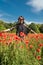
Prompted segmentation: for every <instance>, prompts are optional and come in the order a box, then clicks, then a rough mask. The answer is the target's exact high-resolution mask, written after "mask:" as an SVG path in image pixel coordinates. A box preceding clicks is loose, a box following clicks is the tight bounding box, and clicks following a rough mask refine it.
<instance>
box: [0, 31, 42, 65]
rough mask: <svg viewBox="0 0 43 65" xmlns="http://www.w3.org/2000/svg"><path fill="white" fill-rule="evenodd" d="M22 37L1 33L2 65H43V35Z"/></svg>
mask: <svg viewBox="0 0 43 65" xmlns="http://www.w3.org/2000/svg"><path fill="white" fill-rule="evenodd" d="M20 36H21V37H18V36H17V35H16V34H15V33H0V65H43V62H42V60H43V58H42V57H43V56H41V54H42V48H43V34H41V33H39V34H31V33H29V34H28V35H25V34H24V33H22V32H21V33H20ZM23 36H24V37H23Z"/></svg>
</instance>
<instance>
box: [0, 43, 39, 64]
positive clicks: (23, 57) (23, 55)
mask: <svg viewBox="0 0 43 65" xmlns="http://www.w3.org/2000/svg"><path fill="white" fill-rule="evenodd" d="M21 45H23V48H21V47H20V46H21ZM0 61H1V62H0V65H40V64H39V62H38V61H37V60H36V59H35V57H34V56H33V54H32V52H31V51H29V50H27V49H26V47H25V45H24V43H20V44H18V45H17V44H14V43H12V44H10V45H9V46H5V45H2V44H0Z"/></svg>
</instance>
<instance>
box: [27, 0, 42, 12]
mask: <svg viewBox="0 0 43 65" xmlns="http://www.w3.org/2000/svg"><path fill="white" fill-rule="evenodd" d="M26 4H27V5H30V6H32V7H33V9H34V11H36V12H40V11H41V10H43V0H30V1H28V2H27V3H26Z"/></svg>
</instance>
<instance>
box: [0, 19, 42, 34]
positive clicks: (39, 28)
mask: <svg viewBox="0 0 43 65" xmlns="http://www.w3.org/2000/svg"><path fill="white" fill-rule="evenodd" d="M16 23H17V22H14V23H5V22H3V21H2V20H0V31H2V30H5V29H8V28H11V27H13V26H15V24H16ZM29 27H30V28H31V29H33V30H34V31H35V32H37V33H40V32H41V33H43V24H35V23H31V24H30V25H29ZM10 32H16V29H14V30H12V31H10Z"/></svg>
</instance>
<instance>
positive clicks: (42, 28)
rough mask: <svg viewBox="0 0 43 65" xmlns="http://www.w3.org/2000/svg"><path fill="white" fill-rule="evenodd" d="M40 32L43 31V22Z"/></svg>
mask: <svg viewBox="0 0 43 65" xmlns="http://www.w3.org/2000/svg"><path fill="white" fill-rule="evenodd" d="M39 29H40V32H42V33H43V24H42V25H41V26H40V28H39Z"/></svg>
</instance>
